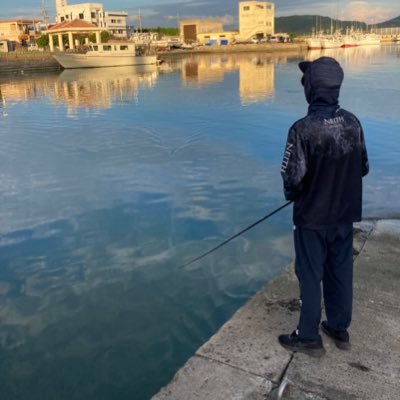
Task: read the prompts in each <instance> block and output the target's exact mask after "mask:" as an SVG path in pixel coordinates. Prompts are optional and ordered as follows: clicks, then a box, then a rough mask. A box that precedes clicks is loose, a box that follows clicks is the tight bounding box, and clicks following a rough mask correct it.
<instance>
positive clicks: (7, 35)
mask: <svg viewBox="0 0 400 400" xmlns="http://www.w3.org/2000/svg"><path fill="white" fill-rule="evenodd" d="M39 23H40V21H38V20H31V19H30V20H26V19H16V20H7V21H0V40H9V41H11V42H16V43H21V44H24V43H26V42H29V41H30V40H33V39H34V38H35V37H36V36H37V35H38V33H39V28H38V24H39Z"/></svg>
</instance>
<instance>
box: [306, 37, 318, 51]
mask: <svg viewBox="0 0 400 400" xmlns="http://www.w3.org/2000/svg"><path fill="white" fill-rule="evenodd" d="M306 43H307V48H308V49H310V50H312V49H321V48H322V45H321V38H320V37H318V36H314V37H310V38H308V39H306Z"/></svg>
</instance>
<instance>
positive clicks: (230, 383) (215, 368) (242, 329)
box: [153, 220, 400, 400]
mask: <svg viewBox="0 0 400 400" xmlns="http://www.w3.org/2000/svg"><path fill="white" fill-rule="evenodd" d="M354 255H355V275H354V291H355V293H354V307H353V309H354V315H353V322H352V325H351V328H350V330H349V331H350V338H351V343H352V347H351V349H350V350H349V351H343V350H339V349H338V348H336V346H335V345H334V343H333V342H332V341H331V340H330V339H329V338H328V337H326V336H324V335H323V341H324V346H325V348H326V351H327V352H326V355H325V356H324V357H322V358H320V359H315V358H311V357H309V356H307V355H304V354H300V353H291V352H288V351H287V350H285V349H283V348H282V347H281V346H280V345H279V344H278V341H277V336H278V335H279V334H280V333H290V332H291V331H292V330H293V329H294V327H295V326H296V323H297V321H298V315H299V309H300V305H299V301H298V284H297V279H296V277H295V275H294V271H293V266H289V267H288V268H287V269H286V270H285V271H284V272H283V273H282V274H281V275H280V276H279V277H277V278H276V279H275V280H274V281H272V282H270V283H269V285H268V286H267V287H266V288H264V289H263V290H261V291H260V292H259V293H258V294H256V295H255V296H254V297H253V298H252V299H250V300H249V301H248V302H247V304H246V305H245V306H244V307H242V308H241V309H239V310H238V311H237V312H236V314H235V315H234V316H233V317H232V318H231V319H230V320H229V321H228V322H227V323H226V324H225V325H224V326H223V327H222V328H221V329H220V330H219V332H217V333H216V334H215V335H214V336H213V337H212V338H211V339H210V340H209V341H208V342H207V343H205V344H204V345H203V346H202V347H201V348H200V349H199V350H198V351H197V352H196V354H195V355H194V356H193V357H192V358H191V359H189V361H188V362H187V363H186V364H185V366H184V367H183V368H182V369H181V370H180V371H178V373H177V374H176V376H175V377H174V379H173V380H172V382H171V383H170V384H169V385H168V386H166V387H165V388H163V389H162V390H161V391H160V392H159V393H158V394H157V395H156V396H154V397H153V400H167V399H168V400H192V399H193V400H228V399H235V400H239V399H246V400H247V399H249V400H250V399H251V400H266V399H285V400H306V399H308V400H312V399H313V400H356V399H359V400H377V399H379V400H394V399H400V296H399V293H400V289H399V284H400V261H399V260H400V221H397V220H379V221H370V222H363V223H362V224H358V225H357V226H356V228H355V241H354Z"/></svg>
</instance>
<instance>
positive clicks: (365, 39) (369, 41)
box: [356, 33, 381, 46]
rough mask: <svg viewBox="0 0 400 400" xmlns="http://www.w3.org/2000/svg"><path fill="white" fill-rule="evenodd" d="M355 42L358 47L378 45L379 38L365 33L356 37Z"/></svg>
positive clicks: (373, 34)
mask: <svg viewBox="0 0 400 400" xmlns="http://www.w3.org/2000/svg"><path fill="white" fill-rule="evenodd" d="M356 41H357V43H358V45H359V46H365V45H374V44H380V43H381V38H380V37H379V36H378V35H376V34H375V33H365V34H361V35H358V36H357V37H356Z"/></svg>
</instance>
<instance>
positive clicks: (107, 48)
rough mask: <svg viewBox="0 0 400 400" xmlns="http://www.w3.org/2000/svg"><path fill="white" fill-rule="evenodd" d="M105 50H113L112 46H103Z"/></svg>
mask: <svg viewBox="0 0 400 400" xmlns="http://www.w3.org/2000/svg"><path fill="white" fill-rule="evenodd" d="M103 50H104V51H111V50H112V47H111V46H103Z"/></svg>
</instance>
